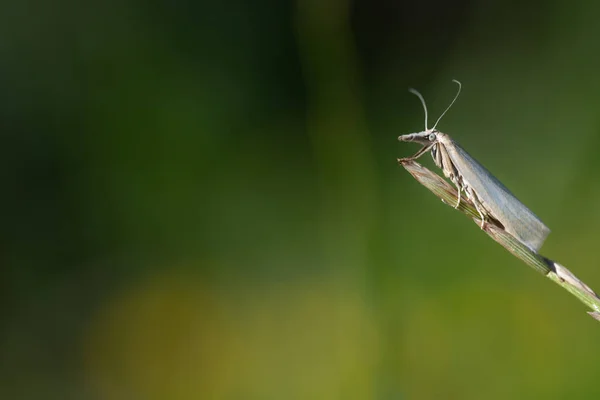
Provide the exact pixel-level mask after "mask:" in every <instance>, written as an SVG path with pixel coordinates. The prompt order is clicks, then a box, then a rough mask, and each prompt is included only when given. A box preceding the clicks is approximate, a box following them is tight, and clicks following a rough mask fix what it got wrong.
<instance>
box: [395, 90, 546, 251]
mask: <svg viewBox="0 0 600 400" xmlns="http://www.w3.org/2000/svg"><path fill="white" fill-rule="evenodd" d="M453 82H455V83H457V84H458V91H457V93H456V96H455V97H454V99H453V100H452V102H451V103H450V105H449V106H448V108H446V110H445V111H444V112H443V113H442V115H440V117H439V118H438V120H437V121H436V123H435V125H434V126H433V128H431V129H429V128H427V106H426V104H425V99H423V96H422V95H421V94H420V93H419V92H417V91H416V90H414V89H410V92H411V93H413V94H415V95H416V96H417V97H418V98H419V100H421V103H422V104H423V108H424V110H425V130H424V131H423V132H418V133H409V134H406V135H401V136H400V137H398V140H400V141H402V142H416V143H419V144H422V145H423V147H422V148H421V149H420V150H419V151H418V152H417V153H416V154H415V155H414V156H412V157H409V159H410V160H414V159H416V158H418V157H420V156H422V155H423V154H425V153H426V152H428V151H431V156H432V157H433V161H434V162H435V164H436V165H437V166H438V167H439V168H440V169H441V170H442V171H443V172H444V175H445V176H446V177H447V178H448V179H450V181H451V182H452V183H453V184H454V185H455V186H456V188H457V190H458V203H457V204H456V207H458V205H459V204H460V197H461V193H465V195H466V196H467V199H469V200H470V201H471V203H473V205H474V206H475V208H476V209H477V211H478V212H479V215H480V217H481V228H482V229H483V228H484V227H485V224H486V223H487V221H488V220H489V219H494V220H496V221H498V222H500V224H502V226H503V227H504V230H505V231H506V232H508V233H510V234H511V235H512V236H514V237H515V238H517V239H518V240H519V241H520V242H522V243H523V244H525V245H526V246H527V247H529V248H530V249H531V250H533V251H535V252H537V251H538V250H539V248H540V247H542V244H543V243H544V240H546V237H547V236H548V234H549V233H550V229H548V227H547V226H546V225H544V223H543V222H542V221H541V220H540V219H539V218H538V217H537V216H536V215H535V214H534V213H533V212H532V211H531V210H529V209H528V208H527V207H526V206H525V205H524V204H523V203H521V202H520V201H519V200H518V199H517V198H516V197H515V196H514V195H513V194H512V193H511V192H510V191H509V190H508V189H507V188H506V187H505V186H504V185H503V184H502V183H501V182H500V181H499V180H498V179H496V177H494V175H492V174H491V173H490V172H489V171H488V170H487V169H485V167H484V166H483V165H481V164H480V163H479V162H478V161H477V160H475V159H474V158H473V157H471V156H470V155H469V153H467V152H466V151H465V149H463V148H462V147H461V146H460V145H459V144H458V143H457V142H456V141H454V139H452V138H451V137H450V136H448V135H447V134H445V133H442V132H440V131H438V130H436V129H435V128H436V126H437V124H438V123H439V122H440V120H441V119H442V117H443V116H444V114H446V112H447V111H448V110H449V109H450V107H452V105H453V104H454V102H455V101H456V99H457V98H458V95H459V94H460V90H461V86H462V85H461V84H460V82H459V81H457V80H453Z"/></svg>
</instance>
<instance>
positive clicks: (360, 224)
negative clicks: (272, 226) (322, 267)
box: [296, 0, 377, 271]
mask: <svg viewBox="0 0 600 400" xmlns="http://www.w3.org/2000/svg"><path fill="white" fill-rule="evenodd" d="M296 30H297V38H298V46H299V51H300V57H301V60H302V65H303V69H304V76H305V82H306V88H307V99H308V119H307V120H308V132H309V135H310V138H311V141H312V144H313V149H314V156H315V162H316V164H317V167H318V171H319V177H320V188H321V198H322V209H321V215H320V220H321V224H322V225H321V230H322V232H323V239H324V243H325V251H326V253H327V257H328V259H329V261H328V262H332V263H333V264H331V265H332V266H334V267H339V268H343V269H345V270H347V271H350V270H351V269H352V267H353V268H356V267H358V268H360V265H364V263H365V261H366V256H367V245H368V242H369V236H370V234H371V232H373V225H374V222H375V210H376V188H377V183H376V174H375V173H374V162H373V154H372V151H371V148H370V144H369V140H368V134H367V129H366V124H365V120H364V116H363V109H362V107H361V104H360V79H359V73H358V67H357V57H356V55H355V49H354V46H353V39H352V35H351V30H350V24H349V2H348V0H332V1H321V0H298V2H297V9H296ZM349 267H351V268H349Z"/></svg>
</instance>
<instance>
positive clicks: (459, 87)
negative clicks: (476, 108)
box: [431, 79, 462, 130]
mask: <svg viewBox="0 0 600 400" xmlns="http://www.w3.org/2000/svg"><path fill="white" fill-rule="evenodd" d="M452 82H454V83H456V84H457V85H458V91H457V92H456V95H455V96H454V99H453V100H452V103H450V105H449V106H448V107H447V108H446V109H445V110H444V112H443V113H442V115H440V117H439V118H438V119H437V121H435V125H433V128H431V130H434V129H435V127H436V126H437V124H438V122H440V120H441V119H442V117H443V116H444V115H445V114H446V113H447V112H448V110H449V109H450V107H452V105H453V104H454V102H455V101H456V99H458V95H460V90H461V89H462V85H461V83H460V82H459V81H457V80H456V79H452Z"/></svg>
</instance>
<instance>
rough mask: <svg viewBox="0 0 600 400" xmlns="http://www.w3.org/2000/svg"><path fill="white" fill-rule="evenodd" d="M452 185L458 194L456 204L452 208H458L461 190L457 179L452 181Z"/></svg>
mask: <svg viewBox="0 0 600 400" xmlns="http://www.w3.org/2000/svg"><path fill="white" fill-rule="evenodd" d="M452 183H454V185H455V186H456V191H457V192H458V201H457V202H456V205H455V206H454V208H458V206H460V196H461V192H462V191H463V188H462V185H461V184H460V182H459V180H458V179H453V180H452Z"/></svg>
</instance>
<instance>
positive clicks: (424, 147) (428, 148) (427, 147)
mask: <svg viewBox="0 0 600 400" xmlns="http://www.w3.org/2000/svg"><path fill="white" fill-rule="evenodd" d="M432 147H433V144H431V145H425V146H423V147H421V149H420V150H419V151H417V152H416V153H415V154H414V155H413V156H412V157H407V158H404V160H416V159H417V158H419V157H421V156H422V155H423V154H425V153H427V152H428V151H429V150H431V148H432Z"/></svg>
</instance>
